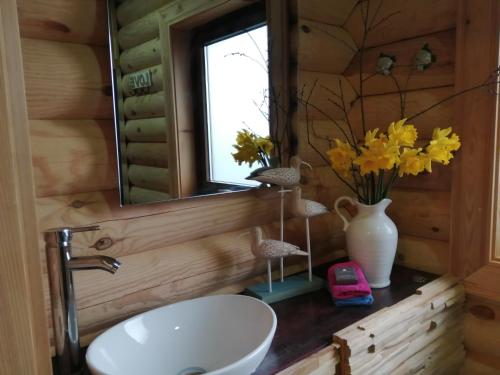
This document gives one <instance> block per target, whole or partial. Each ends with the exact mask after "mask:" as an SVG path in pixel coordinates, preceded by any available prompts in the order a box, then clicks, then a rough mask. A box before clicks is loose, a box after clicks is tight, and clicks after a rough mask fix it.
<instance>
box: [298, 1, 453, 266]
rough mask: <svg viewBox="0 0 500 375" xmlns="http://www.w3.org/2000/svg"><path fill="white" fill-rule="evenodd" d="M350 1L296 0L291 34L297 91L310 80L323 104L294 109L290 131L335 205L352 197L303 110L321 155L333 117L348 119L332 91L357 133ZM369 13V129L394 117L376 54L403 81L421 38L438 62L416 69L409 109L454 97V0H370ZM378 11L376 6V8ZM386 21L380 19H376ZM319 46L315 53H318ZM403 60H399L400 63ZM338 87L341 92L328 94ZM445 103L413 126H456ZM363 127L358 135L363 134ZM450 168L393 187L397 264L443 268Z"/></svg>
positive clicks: (354, 21) (355, 11)
mask: <svg viewBox="0 0 500 375" xmlns="http://www.w3.org/2000/svg"><path fill="white" fill-rule="evenodd" d="M357 3H358V2H357V1H355V0H338V1H328V0H314V1H310V0H298V1H297V5H298V6H297V13H296V18H297V23H296V29H295V33H296V35H297V38H296V46H295V47H296V59H297V60H296V63H297V65H296V66H297V70H296V77H297V92H298V95H299V97H300V96H301V95H304V97H307V95H309V93H310V91H311V89H312V88H313V87H314V84H315V83H316V88H315V89H314V91H313V92H312V95H311V97H310V102H311V103H312V104H313V105H314V106H316V107H319V108H320V111H319V110H314V108H313V110H312V111H309V113H308V114H307V116H306V111H305V107H304V106H303V105H300V104H299V106H298V114H297V116H296V119H297V120H296V124H295V125H296V133H297V135H298V138H299V146H298V147H299V153H300V155H301V156H302V157H303V158H304V159H305V160H307V161H309V162H311V163H312V164H313V165H314V167H315V169H314V172H313V174H312V176H311V180H310V186H309V189H310V190H315V193H316V196H317V198H318V199H319V200H321V201H323V202H324V203H327V204H328V205H329V206H332V205H333V202H334V201H335V199H336V198H337V197H338V196H339V195H340V194H342V193H347V194H349V192H348V191H346V189H345V188H343V186H342V184H341V182H340V181H339V180H337V178H336V177H335V176H334V174H333V172H332V171H331V170H330V169H329V168H328V167H327V166H325V162H324V161H323V160H322V158H321V157H320V156H319V155H318V153H317V152H316V151H315V150H314V149H313V147H311V146H310V145H309V144H308V141H307V122H306V119H307V117H308V118H309V120H310V121H309V127H310V134H311V142H312V143H313V144H314V146H315V148H316V149H317V150H318V151H320V152H322V153H323V154H325V151H326V150H327V149H328V148H329V147H330V144H331V142H330V141H329V140H328V139H327V138H330V139H332V138H335V137H339V135H340V133H339V131H337V130H336V129H335V126H334V123H333V122H332V120H336V121H338V122H340V123H344V122H345V121H346V116H345V113H344V111H343V110H342V109H341V108H339V105H334V104H332V103H331V102H332V101H333V102H336V103H337V104H341V103H340V101H339V98H338V96H343V98H344V103H345V107H346V108H345V112H346V113H347V114H348V115H347V117H348V119H349V121H350V122H351V123H352V124H353V127H354V128H355V129H358V135H359V134H360V129H361V116H360V101H359V99H358V98H357V92H359V79H360V68H359V56H358V54H357V53H356V50H357V48H358V47H359V46H360V44H361V39H362V32H361V30H362V23H361V16H360V7H359V5H356V4H357ZM370 3H371V5H370V11H369V19H370V20H372V19H375V22H374V24H379V26H377V28H376V29H375V30H374V31H373V32H371V33H369V34H368V38H367V41H366V45H367V46H368V49H367V50H366V52H365V56H364V59H363V61H364V64H363V70H362V72H361V74H362V77H363V78H367V77H368V76H370V77H371V78H369V79H367V80H366V81H365V85H364V94H365V96H366V98H365V100H364V105H365V113H366V119H367V124H368V127H369V128H376V127H378V128H381V129H384V130H385V129H386V128H387V126H388V124H389V123H390V122H391V121H395V120H398V119H399V118H400V115H399V95H398V94H397V90H396V86H395V84H394V82H393V80H392V79H391V78H389V77H383V76H380V75H375V76H374V73H375V66H376V62H377V58H378V56H379V55H380V53H385V54H388V55H396V58H397V64H400V65H401V67H398V68H395V70H394V76H395V78H396V79H397V80H398V81H399V82H400V84H401V86H402V87H404V83H405V81H406V76H407V74H408V67H407V65H408V64H411V63H412V61H413V58H414V56H415V53H416V52H417V51H418V50H419V49H420V48H421V47H422V46H423V45H424V44H425V43H428V44H429V46H430V48H431V49H432V50H433V51H434V53H435V54H436V55H437V62H436V64H435V65H434V66H432V67H431V68H430V69H429V70H427V71H425V72H417V73H413V74H412V76H411V79H410V80H409V81H408V85H407V88H406V91H405V92H404V93H405V95H406V96H407V106H406V107H407V108H406V109H407V114H409V115H411V114H414V113H417V112H418V111H419V110H421V109H423V108H425V107H427V106H428V105H431V104H433V103H434V102H436V101H438V100H440V99H442V98H444V97H446V96H448V95H451V94H453V88H454V65H455V64H454V60H455V25H456V4H455V1H454V0H440V1H437V2H436V1H432V0H422V1H412V0H404V1H396V0H383V2H382V4H381V6H380V7H379V4H380V0H372V1H371V2H370ZM377 9H378V11H377ZM383 20H385V21H383ZM319 51H321V52H319ZM405 65H406V67H405ZM332 92H334V93H336V94H337V95H338V96H335V95H334V94H332ZM452 108H453V107H452V105H451V103H446V104H443V105H440V106H438V107H437V108H435V109H434V110H433V111H430V112H428V113H427V114H425V115H423V116H421V117H418V118H416V119H415V120H414V121H412V123H414V124H415V126H416V127H417V128H418V130H419V137H420V138H421V139H429V138H430V137H431V135H432V130H433V128H434V127H438V126H439V127H447V126H452V125H453V113H452ZM361 134H362V133H361ZM450 186H451V168H449V167H448V168H439V167H436V168H434V173H433V174H431V175H421V176H418V177H413V176H412V177H405V178H403V179H401V180H400V181H399V182H398V183H397V185H396V188H395V189H394V190H393V191H392V192H391V193H390V198H391V199H392V200H393V203H392V205H391V206H390V208H389V215H390V216H391V217H392V218H393V220H394V221H395V222H396V224H397V226H398V229H399V234H400V240H399V246H398V253H397V261H398V262H399V263H400V264H403V265H406V266H410V267H414V268H417V269H422V270H426V271H430V272H436V273H445V272H446V271H447V268H448V259H449V236H450Z"/></svg>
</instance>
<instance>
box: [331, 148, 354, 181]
mask: <svg viewBox="0 0 500 375" xmlns="http://www.w3.org/2000/svg"><path fill="white" fill-rule="evenodd" d="M335 143H336V144H337V147H334V148H332V149H330V150H328V151H327V152H326V153H327V155H328V157H329V158H330V163H331V165H332V168H333V169H334V170H335V171H337V172H338V173H340V174H341V175H343V176H344V177H348V176H349V172H350V170H351V167H352V161H353V160H354V158H355V157H356V152H355V151H354V149H353V148H352V147H351V146H350V145H349V144H348V143H345V142H342V141H340V140H339V139H335Z"/></svg>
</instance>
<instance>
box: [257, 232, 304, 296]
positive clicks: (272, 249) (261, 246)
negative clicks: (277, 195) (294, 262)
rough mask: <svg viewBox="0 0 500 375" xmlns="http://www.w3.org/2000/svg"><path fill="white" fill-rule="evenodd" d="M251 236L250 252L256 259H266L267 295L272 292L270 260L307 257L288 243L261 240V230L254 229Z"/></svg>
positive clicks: (296, 247)
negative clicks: (296, 256) (299, 256)
mask: <svg viewBox="0 0 500 375" xmlns="http://www.w3.org/2000/svg"><path fill="white" fill-rule="evenodd" d="M249 234H250V236H251V241H252V242H251V250H252V253H253V255H255V257H256V258H265V259H267V278H268V284H269V293H272V291H273V284H272V279H271V259H276V258H283V257H287V256H291V255H302V256H307V253H306V252H305V251H302V250H300V248H299V247H298V246H295V245H292V244H291V243H288V242H283V241H277V240H263V239H262V229H261V228H260V227H254V228H252V229H251V231H250V233H249Z"/></svg>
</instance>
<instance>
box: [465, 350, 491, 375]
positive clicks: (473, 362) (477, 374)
mask: <svg viewBox="0 0 500 375" xmlns="http://www.w3.org/2000/svg"><path fill="white" fill-rule="evenodd" d="M499 372H500V361H497V360H495V359H494V358H491V357H489V356H486V355H483V354H481V353H477V352H475V351H473V350H471V349H468V350H467V353H466V357H465V362H464V365H463V367H462V371H461V372H460V375H498V373H499Z"/></svg>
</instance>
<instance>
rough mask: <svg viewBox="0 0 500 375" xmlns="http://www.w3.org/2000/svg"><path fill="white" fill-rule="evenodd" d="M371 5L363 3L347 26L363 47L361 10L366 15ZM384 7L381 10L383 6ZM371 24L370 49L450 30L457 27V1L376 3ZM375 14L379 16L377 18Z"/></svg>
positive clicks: (378, 0)
mask: <svg viewBox="0 0 500 375" xmlns="http://www.w3.org/2000/svg"><path fill="white" fill-rule="evenodd" d="M367 4H368V3H367V2H360V3H358V5H357V6H356V8H355V9H354V11H353V12H352V13H351V16H350V17H349V19H348V20H347V22H346V23H345V24H344V27H345V29H346V30H347V31H348V32H349V33H350V34H351V36H352V37H353V39H354V41H355V42H356V45H357V46H358V47H359V46H360V45H361V41H362V39H363V26H362V25H363V24H362V18H361V6H362V7H363V10H364V11H365V12H366V7H367ZM380 4H381V5H382V6H381V7H380V9H379V10H378V11H377V9H378V8H379V5H380ZM369 7H370V10H369V14H368V20H369V22H370V23H371V22H372V21H373V20H374V22H373V23H372V25H373V26H375V25H378V26H376V27H375V28H374V30H373V31H371V32H369V33H368V37H367V40H366V46H367V47H372V46H379V45H382V44H387V43H392V42H397V41H400V40H404V39H410V38H415V37H418V36H423V35H428V34H432V33H435V32H438V31H443V30H449V29H452V28H454V27H455V22H456V1H455V0H440V1H435V0H419V1H413V0H372V1H370V2H369ZM375 14H377V16H376V18H375Z"/></svg>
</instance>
